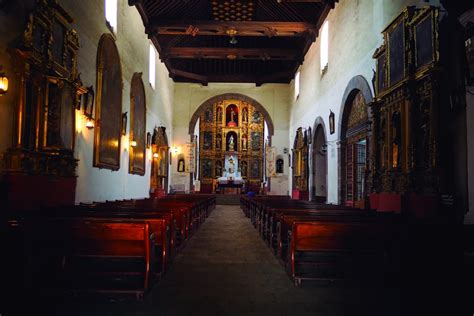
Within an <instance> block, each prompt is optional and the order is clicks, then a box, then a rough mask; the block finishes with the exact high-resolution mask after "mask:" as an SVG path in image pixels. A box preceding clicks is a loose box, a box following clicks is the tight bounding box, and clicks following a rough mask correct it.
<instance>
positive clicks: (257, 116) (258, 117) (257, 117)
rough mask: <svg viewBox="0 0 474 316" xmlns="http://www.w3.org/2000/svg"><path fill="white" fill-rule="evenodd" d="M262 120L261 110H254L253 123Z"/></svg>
mask: <svg viewBox="0 0 474 316" xmlns="http://www.w3.org/2000/svg"><path fill="white" fill-rule="evenodd" d="M260 120H261V118H260V112H259V111H254V112H253V116H252V123H256V124H258V123H260Z"/></svg>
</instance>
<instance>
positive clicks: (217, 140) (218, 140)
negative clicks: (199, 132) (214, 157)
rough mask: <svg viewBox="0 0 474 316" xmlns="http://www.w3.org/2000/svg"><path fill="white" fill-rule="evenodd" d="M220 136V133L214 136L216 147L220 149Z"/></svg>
mask: <svg viewBox="0 0 474 316" xmlns="http://www.w3.org/2000/svg"><path fill="white" fill-rule="evenodd" d="M221 142H222V137H221V135H220V134H218V135H217V136H216V149H221Z"/></svg>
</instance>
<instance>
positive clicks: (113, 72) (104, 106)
mask: <svg viewBox="0 0 474 316" xmlns="http://www.w3.org/2000/svg"><path fill="white" fill-rule="evenodd" d="M96 88H97V99H96V107H95V119H96V120H97V121H100V124H99V125H97V126H96V128H95V135H94V167H99V168H106V169H111V170H119V169H120V139H121V137H122V66H121V63H120V55H119V52H118V49H117V45H116V44H115V39H114V37H113V36H112V34H103V35H102V36H101V37H100V40H99V46H98V48H97V84H96Z"/></svg>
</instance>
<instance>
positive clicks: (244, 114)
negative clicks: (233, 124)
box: [242, 108, 248, 123]
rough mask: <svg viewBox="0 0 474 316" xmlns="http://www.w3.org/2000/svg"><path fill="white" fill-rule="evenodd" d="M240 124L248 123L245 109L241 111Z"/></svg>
mask: <svg viewBox="0 0 474 316" xmlns="http://www.w3.org/2000/svg"><path fill="white" fill-rule="evenodd" d="M242 122H244V123H247V122H248V111H247V108H244V109H243V110H242Z"/></svg>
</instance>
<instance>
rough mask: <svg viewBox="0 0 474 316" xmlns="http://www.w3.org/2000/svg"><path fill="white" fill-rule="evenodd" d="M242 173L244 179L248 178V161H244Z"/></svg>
mask: <svg viewBox="0 0 474 316" xmlns="http://www.w3.org/2000/svg"><path fill="white" fill-rule="evenodd" d="M241 173H242V177H247V162H246V161H242V166H241Z"/></svg>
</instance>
